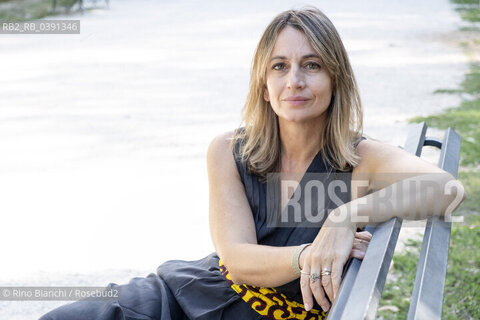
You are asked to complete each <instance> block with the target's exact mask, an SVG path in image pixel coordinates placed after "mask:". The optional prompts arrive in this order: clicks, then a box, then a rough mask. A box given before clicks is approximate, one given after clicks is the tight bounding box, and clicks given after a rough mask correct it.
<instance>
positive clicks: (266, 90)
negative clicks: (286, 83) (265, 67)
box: [263, 86, 270, 102]
mask: <svg viewBox="0 0 480 320" xmlns="http://www.w3.org/2000/svg"><path fill="white" fill-rule="evenodd" d="M263 99H264V100H265V101H267V102H269V101H270V96H269V94H268V89H267V86H264V87H263Z"/></svg>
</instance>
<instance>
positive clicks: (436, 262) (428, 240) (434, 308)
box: [408, 128, 461, 319]
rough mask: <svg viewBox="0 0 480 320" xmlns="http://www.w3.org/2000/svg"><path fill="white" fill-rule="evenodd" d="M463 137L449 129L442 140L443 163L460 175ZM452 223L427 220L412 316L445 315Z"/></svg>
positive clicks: (411, 310) (452, 172) (437, 316)
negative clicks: (443, 313) (459, 167)
mask: <svg viewBox="0 0 480 320" xmlns="http://www.w3.org/2000/svg"><path fill="white" fill-rule="evenodd" d="M460 143H461V138H460V136H459V135H458V134H457V133H456V132H455V130H453V129H450V128H449V129H448V131H447V133H446V135H445V138H444V140H443V143H442V145H443V146H442V151H441V154H440V160H439V167H440V168H442V169H443V170H445V171H447V172H449V173H450V174H452V175H453V176H455V177H456V176H457V172H458V163H459V154H460ZM450 231H451V223H448V222H445V221H443V219H439V218H438V217H434V218H430V219H428V222H427V227H426V229H425V234H424V237H423V243H422V249H421V251H420V258H419V262H418V266H417V274H416V277H415V283H414V287H413V292H412V299H411V302H410V309H409V311H408V319H441V317H442V306H443V290H444V286H445V277H446V273H447V262H448V248H449V244H450Z"/></svg>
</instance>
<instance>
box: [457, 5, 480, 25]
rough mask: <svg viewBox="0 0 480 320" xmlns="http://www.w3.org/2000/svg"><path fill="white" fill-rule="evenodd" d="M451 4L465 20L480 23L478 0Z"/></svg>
mask: <svg viewBox="0 0 480 320" xmlns="http://www.w3.org/2000/svg"><path fill="white" fill-rule="evenodd" d="M451 2H452V3H453V4H454V5H455V7H456V8H455V10H456V11H458V13H460V16H461V17H462V19H463V20H466V21H469V22H480V2H479V1H478V0H451Z"/></svg>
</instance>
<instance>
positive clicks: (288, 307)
mask: <svg viewBox="0 0 480 320" xmlns="http://www.w3.org/2000/svg"><path fill="white" fill-rule="evenodd" d="M218 264H219V266H220V272H221V273H222V274H223V276H224V277H225V279H226V280H227V282H228V284H229V285H230V286H231V287H232V289H233V290H235V291H236V292H237V293H238V294H239V295H240V296H241V297H242V299H243V300H244V301H245V302H246V303H248V304H249V305H250V307H252V309H253V310H255V311H256V312H258V313H259V314H261V315H263V316H265V317H267V318H269V319H302V320H321V319H324V318H325V316H326V313H325V312H324V311H322V310H317V309H312V310H310V311H306V310H305V307H304V306H303V304H301V303H298V302H296V301H290V300H288V299H287V298H286V296H285V295H284V294H282V293H281V292H278V291H277V290H275V288H265V287H256V286H249V285H246V284H241V285H239V284H235V283H234V282H233V281H232V279H231V277H230V274H229V272H228V270H227V268H226V267H225V266H224V265H223V263H222V260H219V262H218Z"/></svg>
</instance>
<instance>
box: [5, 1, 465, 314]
mask: <svg viewBox="0 0 480 320" xmlns="http://www.w3.org/2000/svg"><path fill="white" fill-rule="evenodd" d="M307 4H309V5H314V6H316V7H318V8H320V9H321V10H323V11H324V12H325V13H326V14H327V15H328V16H329V17H330V19H331V20H332V22H333V23H334V25H335V26H336V27H337V29H338V31H339V33H340V35H341V36H342V39H343V41H344V44H345V47H346V48H347V51H348V53H349V56H350V59H351V63H352V64H353V68H354V71H355V75H356V78H357V81H358V83H359V86H360V93H361V96H362V99H363V103H364V109H365V130H364V131H365V133H366V134H367V135H369V136H371V137H374V138H377V139H380V140H382V141H385V142H387V143H391V144H393V145H403V143H404V139H405V137H406V132H407V129H406V128H407V125H408V119H410V118H412V117H415V116H428V115H430V114H434V113H438V112H441V111H443V110H445V109H446V108H448V107H452V106H456V105H458V104H460V103H461V101H462V95H460V94H454V95H447V94H434V92H435V91H436V90H438V89H442V88H456V87H458V86H459V84H460V83H461V82H462V80H463V79H464V74H465V73H466V72H468V68H469V64H468V63H469V58H468V55H465V54H464V50H463V48H462V46H461V45H459V37H460V35H459V32H460V31H459V30H460V29H461V28H462V27H464V25H465V22H464V21H463V20H462V18H461V16H460V15H459V14H458V13H457V12H456V11H455V7H454V4H453V3H451V2H449V1H448V0H426V1H413V0H406V1H401V2H392V1H382V0H371V1H353V0H352V1H351V0H347V1H341V2H337V1H312V2H308V3H307V2H298V1H285V0H282V1H261V2H260V1H250V0H246V1H231V2H226V1H220V0H212V1H195V0H188V1H187V0H185V1H173V0H165V1H153V0H135V1H132V0H111V1H109V3H108V2H106V1H100V0H98V1H83V3H82V4H81V5H80V4H79V2H78V1H57V3H56V4H55V8H54V9H53V1H47V0H45V1H33V0H30V1H28V0H18V1H8V0H7V1H5V0H1V1H0V19H1V20H2V21H15V20H29V19H38V18H48V19H77V20H80V23H81V32H80V34H67V35H46V34H34V35H27V34H1V35H0V97H1V104H0V155H1V156H0V198H1V200H0V212H1V214H2V220H1V223H0V243H1V244H2V250H1V252H2V264H1V266H0V284H1V285H4V286H6V285H46V286H47V285H52V286H54V285H72V286H76V285H99V286H104V285H106V284H108V283H110V282H117V283H123V282H126V281H128V280H129V279H130V278H131V277H133V276H145V275H147V274H148V273H149V272H154V271H155V268H156V267H157V266H158V265H160V264H161V263H162V262H164V261H166V260H169V259H183V260H193V259H200V258H202V257H204V256H205V255H207V254H209V253H211V252H212V251H214V248H213V245H212V243H211V240H210V235H209V230H208V181H207V175H206V163H205V155H206V150H207V147H208V144H209V142H210V141H211V140H212V139H213V138H214V137H215V136H216V135H217V134H220V133H222V132H224V131H228V130H232V129H234V128H236V127H238V126H239V125H240V122H241V118H240V111H241V108H242V106H243V103H244V101H245V98H246V94H247V88H248V81H249V68H250V64H251V60H252V56H253V51H254V49H255V46H256V43H257V41H258V40H259V38H260V36H261V33H262V31H263V30H264V28H265V27H266V26H267V24H268V23H269V22H270V20H271V19H272V18H273V17H274V16H275V15H276V14H278V13H279V12H281V11H284V10H287V9H291V8H300V7H302V6H304V5H307ZM433 133H435V131H434V130H433ZM59 304H62V303H61V302H2V303H0V318H4V317H3V316H1V315H2V313H3V314H4V315H7V316H8V317H5V318H9V319H24V318H25V319H27V318H35V317H38V316H39V315H41V314H42V313H44V312H46V311H47V310H49V309H51V308H52V307H53V306H56V305H59Z"/></svg>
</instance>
